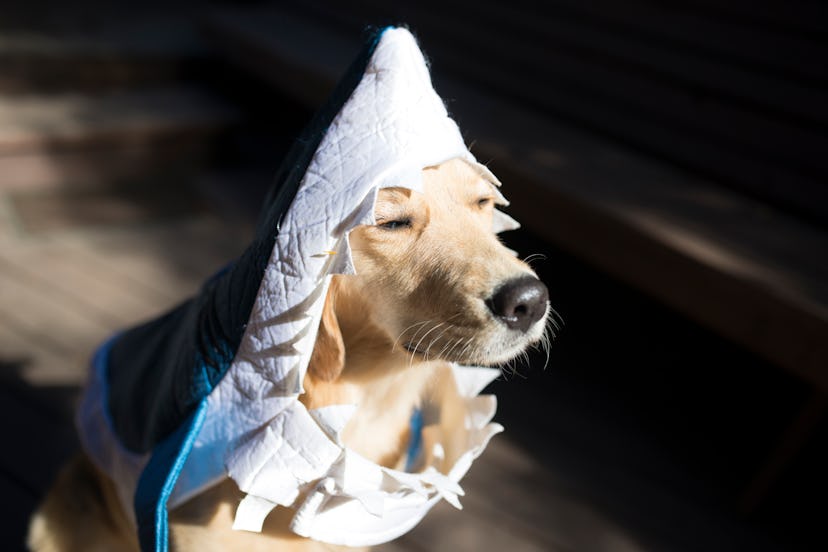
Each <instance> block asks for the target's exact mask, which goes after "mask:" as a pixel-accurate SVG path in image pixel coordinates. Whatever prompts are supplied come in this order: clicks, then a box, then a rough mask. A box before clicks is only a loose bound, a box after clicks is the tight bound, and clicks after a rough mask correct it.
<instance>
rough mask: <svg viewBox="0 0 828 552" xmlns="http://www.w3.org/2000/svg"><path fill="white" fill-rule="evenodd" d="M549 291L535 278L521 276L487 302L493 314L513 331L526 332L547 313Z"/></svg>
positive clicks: (503, 287) (495, 293) (507, 284)
mask: <svg viewBox="0 0 828 552" xmlns="http://www.w3.org/2000/svg"><path fill="white" fill-rule="evenodd" d="M548 301H549V291H548V290H547V289H546V286H545V285H543V282H541V281H540V280H538V279H537V278H535V277H533V276H528V275H527V276H521V277H520V278H515V279H513V280H509V281H507V282H506V283H505V284H503V285H502V286H500V287H499V288H498V289H497V290H496V291H495V292H494V294H493V295H492V296H491V297H490V298H489V299H488V300H487V301H486V305H487V306H488V307H489V310H491V311H492V313H493V314H494V315H495V316H496V317H497V318H499V319H500V320H502V321H503V322H504V323H505V324H506V325H507V326H508V327H510V328H512V329H513V330H520V331H522V332H525V331H526V330H528V329H529V328H530V327H531V326H532V324H534V323H535V322H537V321H538V320H540V319H541V317H542V316H543V314H544V313H545V312H546V304H547V302H548Z"/></svg>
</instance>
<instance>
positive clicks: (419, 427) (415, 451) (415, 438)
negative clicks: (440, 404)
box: [405, 408, 423, 472]
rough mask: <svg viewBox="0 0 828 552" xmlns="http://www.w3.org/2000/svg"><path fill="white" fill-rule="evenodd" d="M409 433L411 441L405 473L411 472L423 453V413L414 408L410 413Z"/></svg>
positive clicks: (409, 442)
mask: <svg viewBox="0 0 828 552" xmlns="http://www.w3.org/2000/svg"><path fill="white" fill-rule="evenodd" d="M409 431H410V433H411V439H410V440H409V441H408V451H407V453H406V458H405V471H407V472H412V471H414V467H415V466H416V465H417V462H418V461H419V460H420V455H421V454H422V452H423V411H422V409H420V408H415V409H414V412H412V413H411V420H410V421H409Z"/></svg>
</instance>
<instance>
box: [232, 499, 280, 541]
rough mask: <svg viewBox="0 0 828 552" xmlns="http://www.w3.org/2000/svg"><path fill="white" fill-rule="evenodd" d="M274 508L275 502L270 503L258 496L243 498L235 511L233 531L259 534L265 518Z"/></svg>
mask: <svg viewBox="0 0 828 552" xmlns="http://www.w3.org/2000/svg"><path fill="white" fill-rule="evenodd" d="M276 506H277V504H276V503H275V502H270V501H269V500H265V499H264V498H259V497H258V496H252V495H247V496H245V497H244V499H242V501H241V502H240V503H239V507H238V508H237V509H236V517H235V518H234V520H233V530H234V531H252V532H254V533H261V532H262V525H264V520H265V518H267V516H268V514H269V513H270V512H271V511H272V510H273V508H275V507H276Z"/></svg>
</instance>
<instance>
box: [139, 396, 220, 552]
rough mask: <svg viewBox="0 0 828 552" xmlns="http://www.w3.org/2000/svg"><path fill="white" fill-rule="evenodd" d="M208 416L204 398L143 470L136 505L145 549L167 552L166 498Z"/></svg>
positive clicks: (159, 445)
mask: <svg viewBox="0 0 828 552" xmlns="http://www.w3.org/2000/svg"><path fill="white" fill-rule="evenodd" d="M206 416H207V398H204V399H202V401H201V403H200V404H199V405H198V409H197V410H196V411H195V412H193V413H192V414H191V415H190V416H189V417H188V418H187V419H186V420H185V421H184V423H182V424H181V425H180V426H179V427H178V429H176V430H175V431H174V432H173V433H172V434H171V435H169V436H168V437H167V438H166V439H164V440H163V441H161V442H160V443H158V444H157V445H156V446H155V449H154V450H153V452H152V457H150V460H149V463H147V465H146V467H145V468H144V471H143V472H141V477H140V479H139V480H138V487H137V489H136V490H135V502H134V506H135V516H136V519H137V521H138V541H139V542H140V544H141V550H142V552H167V549H168V547H169V527H168V522H167V501H168V500H169V498H170V494H172V491H173V489H174V488H175V483H176V481H178V476H179V475H181V470H182V469H184V463H185V462H186V461H187V457H188V456H189V455H190V451H191V450H192V449H193V444H194V443H195V440H196V437H197V436H198V432H199V431H200V430H201V426H202V425H203V424H204V419H205V418H206Z"/></svg>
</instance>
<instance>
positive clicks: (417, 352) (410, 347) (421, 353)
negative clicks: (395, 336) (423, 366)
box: [403, 342, 428, 356]
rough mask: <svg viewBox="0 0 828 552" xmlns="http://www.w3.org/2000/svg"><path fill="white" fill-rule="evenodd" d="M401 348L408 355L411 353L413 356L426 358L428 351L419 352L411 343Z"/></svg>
mask: <svg viewBox="0 0 828 552" xmlns="http://www.w3.org/2000/svg"><path fill="white" fill-rule="evenodd" d="M403 348H404V349H405V350H406V351H408V352H409V353H413V354H416V355H421V356H426V355H427V354H428V351H421V350H420V349H418V348H417V346H416V345H414V344H413V343H410V342H409V343H404V344H403Z"/></svg>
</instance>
